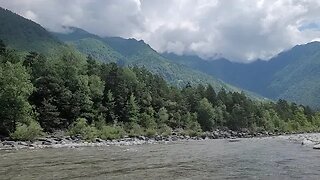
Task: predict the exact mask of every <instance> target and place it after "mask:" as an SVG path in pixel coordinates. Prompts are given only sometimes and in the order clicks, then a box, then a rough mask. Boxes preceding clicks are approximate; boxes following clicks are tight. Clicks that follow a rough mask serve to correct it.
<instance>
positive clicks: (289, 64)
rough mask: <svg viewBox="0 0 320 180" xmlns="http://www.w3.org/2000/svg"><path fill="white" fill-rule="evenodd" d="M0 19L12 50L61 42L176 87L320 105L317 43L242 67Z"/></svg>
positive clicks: (5, 14) (6, 16)
mask: <svg viewBox="0 0 320 180" xmlns="http://www.w3.org/2000/svg"><path fill="white" fill-rule="evenodd" d="M0 17H1V21H0V24H1V29H0V39H3V40H4V42H6V43H9V44H8V45H9V46H11V47H13V48H17V49H21V50H24V51H38V52H42V53H48V52H50V51H59V50H62V49H64V48H69V47H67V46H65V45H64V43H62V42H65V43H67V44H69V45H71V46H73V47H74V48H75V49H76V50H78V51H80V52H81V53H82V54H83V55H84V56H86V55H90V56H92V57H93V58H95V59H98V60H100V61H102V62H116V63H117V64H120V65H126V66H134V65H137V66H143V67H145V68H147V69H148V70H150V71H152V72H153V73H156V74H160V75H161V76H163V77H164V78H165V79H166V80H167V81H169V82H171V83H172V84H174V85H177V86H184V85H186V84H187V83H188V82H191V83H194V84H197V83H203V84H207V83H210V84H212V85H213V86H214V87H215V89H216V90H219V89H221V88H222V87H223V88H226V89H227V90H232V91H238V90H240V89H244V90H248V91H252V92H254V93H257V94H259V95H261V96H264V97H267V98H270V99H275V100H276V99H279V98H283V99H286V100H290V101H293V102H296V103H302V104H305V105H310V106H312V107H319V106H320V97H319V96H317V95H318V94H319V89H320V43H319V42H312V43H308V44H305V45H298V46H295V47H293V48H292V49H290V50H287V51H284V52H282V53H280V54H278V55H277V56H275V57H273V58H271V59H270V60H269V61H261V60H258V61H255V62H252V63H249V64H242V63H236V62H231V61H228V60H227V59H223V58H221V59H218V60H215V61H206V60H204V59H201V58H200V57H197V56H187V55H182V56H179V55H175V54H172V53H171V54H168V53H164V54H159V53H158V52H156V51H155V50H153V49H152V48H151V47H150V46H149V45H148V44H146V43H145V42H144V41H142V40H140V41H138V40H135V39H124V38H120V37H104V38H103V37H100V36H97V35H94V34H91V33H89V32H86V31H85V30H82V29H80V28H69V31H68V33H49V32H48V31H46V30H45V29H44V28H43V27H41V26H40V25H39V24H36V23H34V22H33V21H30V20H27V19H25V18H23V17H21V16H19V15H17V14H14V13H12V12H11V11H8V10H4V9H0ZM219 79H221V80H223V81H224V82H226V83H224V82H222V81H221V80H219ZM228 84H231V85H228ZM234 86H236V87H239V88H235V87H234Z"/></svg>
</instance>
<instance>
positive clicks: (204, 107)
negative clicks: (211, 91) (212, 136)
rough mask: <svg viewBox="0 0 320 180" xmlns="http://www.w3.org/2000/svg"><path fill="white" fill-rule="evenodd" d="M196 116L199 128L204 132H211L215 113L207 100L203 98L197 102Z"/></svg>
mask: <svg viewBox="0 0 320 180" xmlns="http://www.w3.org/2000/svg"><path fill="white" fill-rule="evenodd" d="M197 114H198V122H199V123H200V125H201V128H202V129H203V130H205V131H209V130H211V129H212V128H213V126H214V124H215V121H214V120H215V112H214V109H213V107H212V104H211V103H209V101H208V99H206V98H203V99H202V100H200V101H199V104H198V107H197Z"/></svg>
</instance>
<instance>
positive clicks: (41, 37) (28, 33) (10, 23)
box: [0, 7, 63, 53]
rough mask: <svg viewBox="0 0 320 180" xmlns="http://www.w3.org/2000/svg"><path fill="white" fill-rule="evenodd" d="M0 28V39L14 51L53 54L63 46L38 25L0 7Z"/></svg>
mask: <svg viewBox="0 0 320 180" xmlns="http://www.w3.org/2000/svg"><path fill="white" fill-rule="evenodd" d="M0 27H1V28H0V39H1V40H3V41H4V43H5V44H7V45H8V46H9V47H11V48H14V49H18V50H23V51H38V52H42V53H53V52H55V51H57V50H61V48H62V46H63V43H61V42H60V41H59V40H58V39H57V38H55V37H54V36H52V35H51V34H50V33H49V32H48V31H46V30H45V29H44V28H43V27H41V26H40V25H39V24H37V23H35V22H33V21H31V20H28V19H25V18H23V17H21V16H19V15H17V14H15V13H13V12H11V11H9V10H6V9H3V8H1V7H0Z"/></svg>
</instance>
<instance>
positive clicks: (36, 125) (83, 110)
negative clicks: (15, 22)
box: [0, 43, 320, 141]
mask: <svg viewBox="0 0 320 180" xmlns="http://www.w3.org/2000/svg"><path fill="white" fill-rule="evenodd" d="M0 121H1V123H0V134H1V135H2V136H4V137H9V138H10V139H12V140H23V141H29V140H31V141H32V140H35V139H36V138H37V137H39V136H43V134H44V133H47V134H50V133H53V132H56V131H65V132H67V133H68V134H69V135H71V136H76V135H81V137H82V139H84V140H86V141H93V140H95V139H96V138H100V139H104V140H107V139H119V138H123V137H126V136H132V137H137V136H148V137H156V136H157V135H158V136H169V135H170V134H171V132H172V131H173V130H178V129H179V130H180V131H181V133H182V134H181V135H185V136H199V135H201V134H202V133H203V132H206V131H212V130H214V129H216V128H219V127H227V128H229V129H231V130H233V131H237V132H244V131H248V132H251V133H258V132H265V131H266V132H270V133H275V134H277V133H284V132H307V131H318V130H319V127H320V113H318V112H315V111H313V110H311V109H310V108H309V107H306V106H302V105H297V104H294V103H288V102H287V101H285V100H279V101H277V102H276V103H274V102H260V101H254V100H252V99H249V98H247V97H246V95H245V94H244V93H239V92H226V91H225V90H224V89H223V88H222V89H215V88H214V87H213V86H211V85H201V84H200V85H192V84H189V83H187V84H186V85H185V87H182V88H180V87H179V88H178V87H174V86H170V85H168V84H167V83H166V82H165V81H164V80H163V79H162V78H161V76H158V75H153V74H151V73H150V72H149V71H147V70H146V69H144V68H138V67H120V66H118V65H117V64H115V63H110V64H102V63H99V62H97V61H95V60H94V59H92V58H91V57H87V58H83V56H82V55H80V54H78V53H76V52H73V51H67V52H61V53H60V54H57V56H56V57H54V59H48V58H46V57H45V56H43V55H40V54H37V53H35V52H30V53H28V54H27V55H23V53H17V52H15V51H13V50H10V49H8V48H7V47H5V45H4V44H3V43H0Z"/></svg>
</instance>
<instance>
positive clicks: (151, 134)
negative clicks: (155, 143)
mask: <svg viewBox="0 0 320 180" xmlns="http://www.w3.org/2000/svg"><path fill="white" fill-rule="evenodd" d="M145 135H146V136H147V137H154V136H155V135H157V131H156V130H155V129H153V128H147V129H146V130H145Z"/></svg>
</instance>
